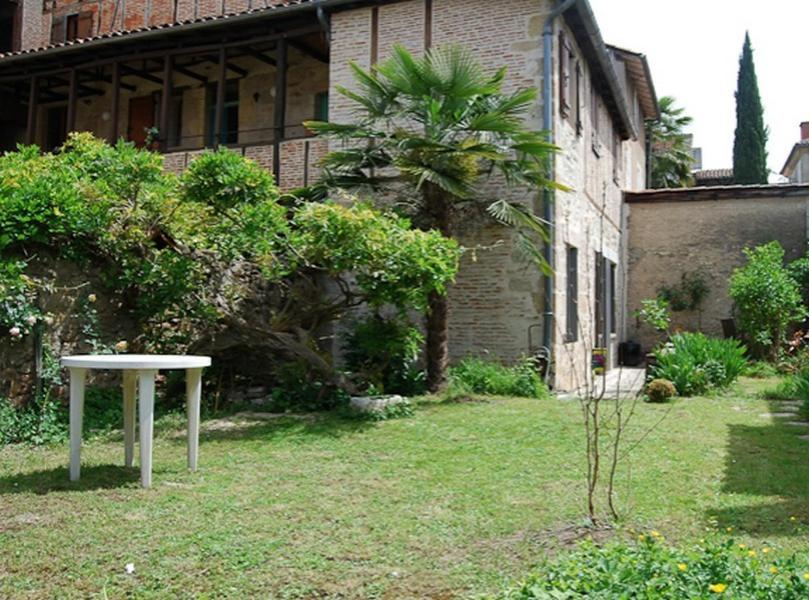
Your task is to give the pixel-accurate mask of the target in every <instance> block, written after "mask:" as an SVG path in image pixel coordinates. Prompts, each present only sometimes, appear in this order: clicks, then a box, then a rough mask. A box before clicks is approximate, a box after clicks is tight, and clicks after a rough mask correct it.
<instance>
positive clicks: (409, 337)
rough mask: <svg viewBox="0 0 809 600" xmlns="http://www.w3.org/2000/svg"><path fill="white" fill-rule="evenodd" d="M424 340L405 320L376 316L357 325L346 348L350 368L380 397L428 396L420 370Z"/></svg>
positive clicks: (344, 347) (347, 363) (344, 348)
mask: <svg viewBox="0 0 809 600" xmlns="http://www.w3.org/2000/svg"><path fill="white" fill-rule="evenodd" d="M423 343H424V336H423V335H422V334H421V332H420V331H419V330H418V328H417V327H413V325H411V324H410V323H409V322H408V321H406V320H404V319H402V318H392V319H384V318H383V317H381V316H380V315H372V316H370V317H368V318H367V319H365V320H363V321H360V322H359V323H357V324H356V325H355V326H354V328H353V331H351V333H350V334H349V335H348V336H347V337H346V342H345V344H344V346H343V350H344V352H345V358H346V366H347V368H348V370H349V371H350V372H351V373H352V375H354V376H355V377H356V378H357V379H358V381H359V382H360V383H362V384H366V385H368V386H369V387H370V389H373V390H374V391H375V392H376V393H379V394H403V395H407V396H413V395H417V394H421V393H424V373H423V371H422V370H421V369H419V368H417V366H416V361H417V360H418V357H419V353H420V351H421V346H422V344H423Z"/></svg>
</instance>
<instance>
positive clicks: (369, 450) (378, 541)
mask: <svg viewBox="0 0 809 600" xmlns="http://www.w3.org/2000/svg"><path fill="white" fill-rule="evenodd" d="M773 383H774V382H773V381H772V380H743V382H742V384H741V385H737V386H735V387H734V388H733V389H732V392H729V393H727V394H725V395H722V396H718V397H712V398H692V399H688V400H676V401H674V402H673V403H670V404H667V405H653V404H643V405H641V406H639V408H638V414H637V418H636V421H635V423H634V427H633V432H634V433H632V434H630V437H631V436H632V435H636V436H637V435H640V434H641V433H642V432H643V431H644V430H645V428H646V427H648V426H649V425H651V424H652V423H655V422H657V421H659V420H660V418H661V417H662V416H664V415H666V418H665V421H664V422H663V425H662V426H661V427H659V428H657V429H656V430H655V431H654V432H653V433H652V434H651V435H649V436H648V437H646V438H645V439H644V440H643V441H642V442H641V444H640V445H639V446H638V448H637V449H636V450H635V452H634V453H633V454H632V455H631V458H630V462H628V463H625V464H624V467H623V469H622V472H621V473H620V476H619V482H618V494H619V502H620V504H619V506H620V507H621V508H622V509H623V512H624V514H625V520H624V522H623V523H622V525H621V527H622V528H626V529H630V528H634V529H637V530H641V529H651V528H654V529H657V530H659V531H661V532H662V533H663V534H665V535H666V537H667V538H668V539H670V540H671V541H672V542H673V543H684V544H687V543H689V542H691V541H693V540H696V539H699V537H701V536H703V535H704V531H705V527H706V525H707V523H708V522H709V521H710V520H711V519H716V521H717V523H718V527H719V528H720V529H724V528H727V527H732V528H733V529H734V535H737V536H738V537H737V539H738V540H739V541H740V542H743V543H747V544H757V545H762V544H764V543H765V542H766V543H767V544H772V545H773V546H774V547H789V548H791V549H793V550H809V529H808V528H807V525H809V506H807V505H806V502H805V498H806V497H807V496H809V461H807V460H806V451H807V449H809V445H808V444H807V443H806V442H803V441H801V440H799V439H797V435H798V434H799V433H801V432H803V430H802V429H801V430H799V428H794V427H788V426H786V425H784V424H783V423H782V422H781V420H773V419H769V418H763V417H762V416H761V414H762V413H763V412H764V411H766V410H767V409H768V406H767V402H766V400H764V399H763V398H761V397H760V392H761V390H762V389H764V387H768V386H772V385H773ZM580 418H581V417H580V409H579V405H578V403H576V402H575V401H559V400H555V399H544V400H535V399H516V398H514V399H509V398H506V399H492V400H490V401H487V402H465V403H441V402H437V401H435V400H432V399H426V400H423V401H421V402H420V403H419V404H418V407H417V410H416V412H415V415H414V416H413V417H411V418H407V419H396V420H390V421H385V422H381V423H374V422H367V421H365V422H362V421H360V422H358V421H352V420H345V419H341V418H339V417H337V416H306V415H304V416H297V417H296V416H285V417H279V418H269V419H260V418H256V417H254V416H250V415H247V416H242V417H239V416H233V417H228V418H226V419H219V420H210V421H207V422H206V423H205V425H204V429H203V434H202V438H201V450H200V466H201V469H200V471H199V472H198V473H195V474H192V473H188V472H187V471H186V468H185V440H184V432H183V430H182V424H181V422H180V421H179V420H178V419H177V417H176V416H171V417H170V419H171V420H170V421H168V422H167V423H166V424H165V425H164V426H163V427H160V428H158V431H159V433H158V435H157V438H156V440H155V455H154V488H153V489H151V490H142V489H140V487H139V485H138V471H137V469H134V470H130V469H125V468H123V467H121V466H119V465H121V464H122V462H123V444H122V442H121V439H120V436H119V435H114V434H111V435H107V436H104V437H99V438H95V439H93V440H91V441H90V442H89V443H87V444H86V445H85V448H84V451H83V465H84V466H83V472H82V474H83V477H82V480H81V481H79V482H77V483H70V482H69V481H68V474H67V458H68V451H67V446H66V445H57V446H50V447H43V448H33V449H32V448H27V447H15V446H10V447H6V448H2V449H0V597H4V598H5V597H11V598H14V597H26V598H29V597H30V598H50V597H76V598H85V597H103V594H105V593H106V595H107V597H110V598H112V597H124V596H127V595H129V596H134V597H138V598H165V597H176V596H181V597H201V596H205V595H208V596H218V597H219V596H232V597H274V598H312V597H324V598H328V597H340V598H383V597H389V598H408V597H416V598H429V597H434V598H452V597H474V596H476V595H479V594H493V593H496V592H497V591H498V590H500V589H502V588H503V586H504V583H505V582H513V581H517V580H519V579H521V578H522V577H523V576H525V574H526V573H528V572H530V571H531V570H532V568H533V567H534V566H535V565H536V564H537V562H538V560H539V559H540V558H541V557H543V556H545V555H548V554H552V553H556V552H558V551H559V550H561V549H566V548H568V547H569V545H570V544H569V543H568V541H566V539H565V535H563V534H559V535H557V534H558V533H560V532H568V531H570V530H571V528H574V529H580V527H579V526H580V525H581V524H582V522H583V520H582V516H583V515H584V513H585V510H584V506H583V503H582V501H581V495H582V492H583V488H584V483H583V481H582V476H583V473H584V464H583V460H582V459H583V456H582V454H583V453H582V451H581V442H582V440H581V438H582V434H581V429H580V425H579V422H580ZM790 517H794V520H791V519H790ZM584 534H586V531H584V532H583V533H582V535H584ZM616 535H617V536H621V535H622V533H621V531H620V530H619V531H618V532H617V534H616ZM575 537H576V538H578V537H580V535H578V534H577V535H576V536H575ZM130 562H131V563H134V565H135V572H134V573H133V574H127V573H126V572H125V570H124V568H125V565H126V564H127V563H130Z"/></svg>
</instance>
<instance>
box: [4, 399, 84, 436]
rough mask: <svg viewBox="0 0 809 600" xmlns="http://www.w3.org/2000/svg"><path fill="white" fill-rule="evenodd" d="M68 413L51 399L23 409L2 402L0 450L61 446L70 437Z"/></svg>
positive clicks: (39, 401) (37, 401)
mask: <svg viewBox="0 0 809 600" xmlns="http://www.w3.org/2000/svg"><path fill="white" fill-rule="evenodd" d="M67 431H68V415H67V410H66V409H65V408H64V407H63V406H62V405H61V404H59V403H58V402H56V401H55V400H53V399H51V398H50V397H48V396H43V397H41V398H39V399H37V400H36V401H35V402H32V403H30V404H28V405H26V406H24V407H22V408H15V407H14V406H12V405H11V403H10V402H8V400H6V399H4V398H0V446H2V445H4V444H17V443H26V444H33V445H40V444H50V443H53V442H59V441H62V440H64V439H65V438H66V437H67Z"/></svg>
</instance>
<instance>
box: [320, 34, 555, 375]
mask: <svg viewBox="0 0 809 600" xmlns="http://www.w3.org/2000/svg"><path fill="white" fill-rule="evenodd" d="M351 68H352V70H353V72H354V76H355V78H356V82H357V91H351V90H348V89H345V88H339V91H340V93H341V94H342V95H344V96H346V97H347V98H349V99H350V100H352V102H353V103H354V105H355V106H354V108H355V111H354V115H355V119H354V122H352V123H347V124H338V123H324V122H307V123H305V125H306V127H308V128H309V129H311V130H313V131H315V132H316V133H318V134H319V135H322V136H325V137H327V138H331V139H336V140H341V141H343V142H344V144H343V146H342V149H341V150H339V151H335V152H332V153H331V154H329V155H328V156H327V157H326V159H325V160H324V162H323V168H324V177H323V181H322V182H321V184H320V190H321V192H322V193H326V191H327V190H329V189H334V188H343V189H345V188H365V189H367V190H370V191H372V192H374V193H377V194H383V195H385V196H386V197H389V198H395V199H396V201H397V206H399V207H402V208H403V210H404V211H405V212H407V213H408V216H410V217H411V218H412V219H413V221H414V223H415V224H416V225H417V226H419V227H421V228H424V229H435V230H438V231H440V232H441V233H442V234H443V235H444V236H447V237H452V236H453V234H454V232H455V219H454V217H455V215H456V214H457V211H458V209H459V208H460V207H461V206H462V205H463V204H465V203H472V202H479V203H480V202H483V203H484V206H485V207H486V209H487V212H488V214H489V215H490V216H491V218H493V219H495V220H497V221H499V222H501V223H503V224H507V225H511V226H517V227H518V232H519V235H518V241H519V244H520V247H521V248H523V249H524V250H525V251H526V252H527V253H528V256H530V257H531V258H532V259H533V260H534V261H536V262H537V263H538V264H540V265H542V266H543V268H545V269H546V270H547V264H545V263H544V261H543V260H542V255H541V252H540V251H539V249H538V248H537V236H540V238H541V239H544V240H547V231H546V227H545V223H544V222H543V221H542V219H541V218H540V217H538V216H537V215H536V214H534V212H533V211H532V210H531V208H530V204H531V202H530V199H531V197H532V195H534V194H536V192H537V190H538V189H539V188H546V189H547V188H550V187H560V186H556V185H555V184H553V183H552V182H550V181H548V179H547V177H546V173H547V172H548V168H549V166H550V161H551V159H552V154H553V152H554V150H555V147H554V146H553V145H552V144H550V143H548V142H547V141H546V139H545V137H544V136H543V135H542V134H541V133H539V132H535V131H531V130H529V129H528V128H527V127H526V125H525V117H526V112H527V110H528V109H529V108H530V107H532V106H533V105H534V102H535V100H536V91H535V90H533V89H526V90H520V91H518V92H515V93H513V94H505V93H503V92H502V87H503V82H504V79H505V75H506V71H505V69H501V70H499V71H497V72H496V73H495V74H494V75H487V74H486V73H485V71H484V70H483V69H482V68H481V66H480V65H479V64H478V62H477V61H476V60H475V58H474V57H473V56H472V53H471V52H469V51H467V50H465V49H463V48H460V47H458V46H450V47H446V48H440V49H435V50H431V51H429V52H427V53H426V54H425V55H424V56H423V57H420V58H416V57H413V56H412V55H411V54H410V53H409V52H408V51H407V50H405V49H404V48H402V47H395V48H394V51H393V56H392V58H391V59H390V60H389V61H387V62H385V63H384V64H382V65H378V66H375V67H373V68H372V69H371V70H365V69H362V68H361V67H359V66H357V65H356V64H352V65H351ZM492 177H497V178H499V179H500V180H501V181H503V182H504V183H505V184H506V185H507V186H509V187H514V188H518V189H522V190H525V199H526V200H527V201H528V202H526V203H522V202H510V201H508V200H506V199H504V198H502V197H500V198H490V197H489V198H487V197H486V196H485V193H484V192H483V190H484V186H483V185H482V184H483V183H484V182H485V181H486V180H488V179H490V178H492ZM501 191H502V188H501ZM426 330H427V348H426V354H427V356H426V358H427V384H428V387H429V389H430V390H431V391H436V390H438V389H439V388H440V387H441V386H442V385H443V383H444V381H445V378H446V367H447V362H448V356H449V351H448V332H449V323H448V301H447V298H446V296H445V295H441V294H433V295H432V296H431V297H430V299H429V307H428V311H427V326H426Z"/></svg>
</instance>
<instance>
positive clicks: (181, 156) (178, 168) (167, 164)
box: [163, 152, 188, 175]
mask: <svg viewBox="0 0 809 600" xmlns="http://www.w3.org/2000/svg"><path fill="white" fill-rule="evenodd" d="M187 160H188V153H187V152H172V153H171V154H166V155H165V156H164V157H163V169H164V170H166V171H168V172H169V173H174V174H175V175H179V174H180V173H182V172H183V171H184V170H185V167H186V161H187Z"/></svg>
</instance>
